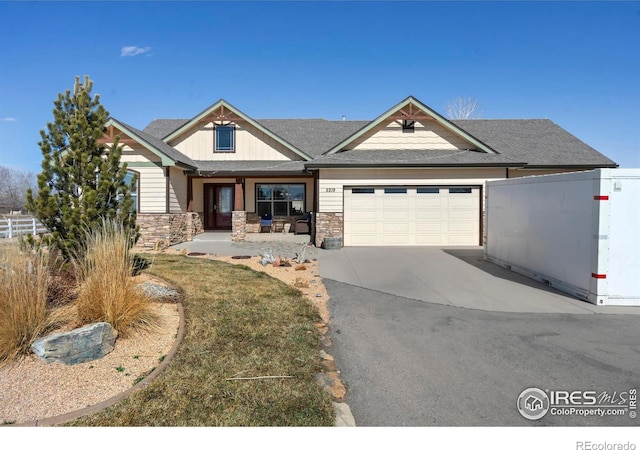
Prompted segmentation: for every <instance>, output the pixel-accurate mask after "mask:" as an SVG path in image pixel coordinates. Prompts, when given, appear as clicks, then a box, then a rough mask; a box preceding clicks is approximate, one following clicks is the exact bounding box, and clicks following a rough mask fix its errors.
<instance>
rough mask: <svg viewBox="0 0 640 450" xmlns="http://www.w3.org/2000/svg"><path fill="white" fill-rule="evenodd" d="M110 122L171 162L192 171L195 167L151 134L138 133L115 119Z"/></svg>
mask: <svg viewBox="0 0 640 450" xmlns="http://www.w3.org/2000/svg"><path fill="white" fill-rule="evenodd" d="M112 120H113V121H114V122H117V123H118V124H119V125H121V126H122V128H124V129H126V130H127V131H128V132H129V134H131V135H133V136H132V137H137V138H138V139H142V140H143V141H146V142H147V144H149V145H151V146H153V147H154V148H155V149H156V150H158V151H159V152H161V153H163V154H164V155H166V156H168V157H169V158H171V159H172V160H174V161H176V162H178V163H181V164H183V165H186V166H189V167H192V168H194V169H195V168H196V167H197V165H196V163H195V162H194V161H193V160H192V159H191V158H189V157H188V156H187V155H185V154H184V153H181V152H179V151H178V150H176V149H175V148H173V147H171V146H170V145H169V144H167V143H166V142H164V141H162V140H161V139H158V138H157V137H155V136H152V135H151V134H148V133H146V132H144V131H140V130H138V129H137V128H134V127H132V126H131V125H127V124H126V123H124V122H120V121H119V120H115V119H112Z"/></svg>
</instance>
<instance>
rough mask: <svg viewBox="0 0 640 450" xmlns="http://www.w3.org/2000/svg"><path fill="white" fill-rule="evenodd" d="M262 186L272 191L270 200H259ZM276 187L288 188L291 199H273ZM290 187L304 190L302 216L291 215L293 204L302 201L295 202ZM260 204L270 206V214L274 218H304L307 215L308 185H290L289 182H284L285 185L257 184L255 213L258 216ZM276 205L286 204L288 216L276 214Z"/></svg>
mask: <svg viewBox="0 0 640 450" xmlns="http://www.w3.org/2000/svg"><path fill="white" fill-rule="evenodd" d="M261 186H269V188H270V189H271V199H270V200H260V199H259V195H258V193H259V191H260V187H261ZM276 186H287V190H288V192H289V198H288V199H286V200H276V199H274V198H273V192H274V190H275V189H274V188H275V187H276ZM290 186H295V187H301V188H302V212H301V213H300V214H292V213H291V204H292V202H294V201H296V202H297V201H300V200H293V199H291V198H290V196H291V195H290V191H291V189H290V188H289V187H290ZM260 203H263V204H265V203H267V204H270V205H271V207H270V213H271V216H272V217H304V215H305V214H306V213H307V183H288V182H284V183H256V184H255V212H256V214H258V213H259V207H258V205H259V204H260ZM276 203H285V204H286V205H287V214H284V215H283V214H275V206H274V205H275V204H276Z"/></svg>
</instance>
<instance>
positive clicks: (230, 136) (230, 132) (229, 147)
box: [215, 125, 236, 152]
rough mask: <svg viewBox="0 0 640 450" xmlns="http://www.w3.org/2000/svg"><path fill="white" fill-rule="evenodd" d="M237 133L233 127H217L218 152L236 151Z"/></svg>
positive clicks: (216, 148)
mask: <svg viewBox="0 0 640 450" xmlns="http://www.w3.org/2000/svg"><path fill="white" fill-rule="evenodd" d="M235 132H236V127H234V126H233V125H216V127H215V134H216V147H215V151H216V152H233V151H235Z"/></svg>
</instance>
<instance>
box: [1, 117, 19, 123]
mask: <svg viewBox="0 0 640 450" xmlns="http://www.w3.org/2000/svg"><path fill="white" fill-rule="evenodd" d="M2 121H3V122H17V121H18V119H16V118H15V117H5V118H3V119H2Z"/></svg>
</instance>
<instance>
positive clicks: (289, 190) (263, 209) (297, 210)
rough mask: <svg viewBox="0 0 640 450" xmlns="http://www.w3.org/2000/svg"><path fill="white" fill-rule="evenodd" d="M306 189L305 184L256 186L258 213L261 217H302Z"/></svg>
mask: <svg viewBox="0 0 640 450" xmlns="http://www.w3.org/2000/svg"><path fill="white" fill-rule="evenodd" d="M305 188H306V185H304V184H256V212H257V213H258V214H259V215H260V217H262V216H263V215H265V214H270V215H271V216H302V215H304V213H305Z"/></svg>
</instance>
